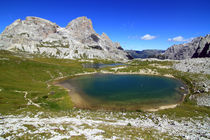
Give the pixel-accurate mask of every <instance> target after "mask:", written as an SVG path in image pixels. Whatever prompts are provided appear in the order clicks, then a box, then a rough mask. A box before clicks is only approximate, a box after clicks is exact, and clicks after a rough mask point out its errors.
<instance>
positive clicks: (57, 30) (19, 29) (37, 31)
mask: <svg viewBox="0 0 210 140" xmlns="http://www.w3.org/2000/svg"><path fill="white" fill-rule="evenodd" d="M0 49H5V50H12V51H26V52H29V53H38V54H45V55H46V56H54V57H57V58H69V59H76V58H81V59H88V58H89V59H92V58H98V59H112V60H127V59H128V58H129V55H128V54H127V53H126V52H125V51H124V50H123V49H122V47H121V46H120V44H119V43H115V42H112V41H111V39H109V37H108V36H107V35H106V34H105V33H103V34H102V35H99V34H97V33H96V32H95V30H94V29H93V26H92V22H91V20H90V19H88V18H87V17H79V18H76V19H74V20H72V21H71V22H70V23H69V24H68V25H67V26H66V27H65V28H62V27H59V26H58V25H57V24H55V23H53V22H51V21H48V20H46V19H42V18H38V17H26V19H25V20H21V19H18V20H16V21H15V22H13V23H12V24H11V25H9V26H8V27H6V29H5V30H4V31H3V32H2V34H1V35H0Z"/></svg>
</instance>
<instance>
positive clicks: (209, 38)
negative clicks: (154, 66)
mask: <svg viewBox="0 0 210 140" xmlns="http://www.w3.org/2000/svg"><path fill="white" fill-rule="evenodd" d="M164 55H165V57H166V58H168V59H175V60H181V59H187V58H200V57H210V34H208V35H206V36H205V37H197V38H195V39H193V40H192V41H191V42H189V43H184V44H179V45H173V46H171V47H170V48H168V49H167V50H166V51H165V53H164Z"/></svg>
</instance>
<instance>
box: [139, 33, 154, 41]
mask: <svg viewBox="0 0 210 140" xmlns="http://www.w3.org/2000/svg"><path fill="white" fill-rule="evenodd" d="M155 38H156V36H152V35H150V34H146V35H144V36H142V37H141V40H152V39H155Z"/></svg>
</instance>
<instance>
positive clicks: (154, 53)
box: [126, 50, 165, 58]
mask: <svg viewBox="0 0 210 140" xmlns="http://www.w3.org/2000/svg"><path fill="white" fill-rule="evenodd" d="M126 52H127V53H128V54H129V55H131V56H132V57H133V58H157V57H159V56H160V55H161V54H163V53H164V52H165V51H164V50H142V51H137V50H126Z"/></svg>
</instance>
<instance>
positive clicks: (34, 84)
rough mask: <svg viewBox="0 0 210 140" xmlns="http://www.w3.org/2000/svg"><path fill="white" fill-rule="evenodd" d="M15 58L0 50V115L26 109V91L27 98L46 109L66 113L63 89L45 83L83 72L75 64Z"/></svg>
mask: <svg viewBox="0 0 210 140" xmlns="http://www.w3.org/2000/svg"><path fill="white" fill-rule="evenodd" d="M15 55H17V54H13V53H11V52H8V51H0V89H1V92H0V113H7V112H12V111H16V110H18V109H21V108H26V107H28V106H27V105H26V104H27V100H26V99H25V98H24V93H23V91H27V92H28V95H27V98H29V99H31V100H32V101H33V102H35V103H38V104H40V105H41V106H42V107H44V108H46V109H50V110H67V109H71V108H72V107H73V104H72V102H71V99H70V97H69V95H68V93H67V91H66V90H64V89H62V88H59V87H56V86H54V85H51V86H50V87H48V85H47V84H48V83H49V81H53V80H54V79H55V78H57V77H61V76H68V75H72V74H75V73H81V72H83V71H84V69H83V67H82V66H81V64H80V63H79V62H78V61H76V60H67V59H65V60H64V59H55V58H42V57H37V58H25V57H23V56H21V55H18V56H15ZM16 91H20V92H16ZM50 93H53V94H50Z"/></svg>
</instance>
